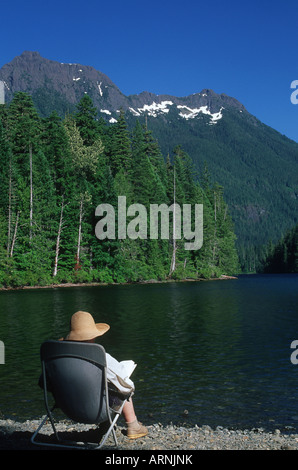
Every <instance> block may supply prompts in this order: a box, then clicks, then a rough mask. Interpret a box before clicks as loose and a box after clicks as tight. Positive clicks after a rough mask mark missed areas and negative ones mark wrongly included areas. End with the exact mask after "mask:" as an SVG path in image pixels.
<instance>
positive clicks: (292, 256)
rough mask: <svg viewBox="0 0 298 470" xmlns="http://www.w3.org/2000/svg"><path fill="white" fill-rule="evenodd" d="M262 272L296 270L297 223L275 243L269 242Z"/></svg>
mask: <svg viewBox="0 0 298 470" xmlns="http://www.w3.org/2000/svg"><path fill="white" fill-rule="evenodd" d="M264 272H265V273H297V272H298V225H296V226H295V227H294V228H293V229H291V230H289V231H288V232H287V233H286V234H285V235H284V236H283V237H282V238H281V239H280V240H279V242H278V243H277V244H276V245H273V244H272V242H271V243H269V245H268V248H267V256H266V258H265V262H264Z"/></svg>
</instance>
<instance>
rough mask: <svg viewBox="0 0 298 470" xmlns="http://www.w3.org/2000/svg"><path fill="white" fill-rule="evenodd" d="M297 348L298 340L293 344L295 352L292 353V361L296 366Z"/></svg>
mask: <svg viewBox="0 0 298 470" xmlns="http://www.w3.org/2000/svg"><path fill="white" fill-rule="evenodd" d="M296 348H298V340H297V339H295V340H294V341H292V342H291V349H295V351H293V352H292V354H291V358H290V359H291V363H292V364H294V365H296V364H298V357H297V356H298V349H296Z"/></svg>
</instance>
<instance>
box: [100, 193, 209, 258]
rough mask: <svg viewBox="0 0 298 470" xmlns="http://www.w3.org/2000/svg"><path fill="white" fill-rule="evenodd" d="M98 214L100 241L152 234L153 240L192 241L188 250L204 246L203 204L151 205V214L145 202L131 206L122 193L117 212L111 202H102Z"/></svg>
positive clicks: (134, 238)
mask: <svg viewBox="0 0 298 470" xmlns="http://www.w3.org/2000/svg"><path fill="white" fill-rule="evenodd" d="M116 214H117V216H116ZM95 215H96V216H97V217H102V218H101V219H100V220H99V221H98V222H97V224H96V226H95V235H96V237H97V238H98V239H99V240H105V239H106V238H108V239H110V240H114V239H116V238H118V239H119V240H123V239H126V238H130V239H131V240H136V239H137V238H141V239H143V240H146V239H147V238H148V236H149V238H150V239H151V240H157V239H158V238H159V236H160V238H161V239H162V240H169V239H170V238H171V237H172V238H173V239H175V240H181V239H182V238H183V239H185V240H188V242H185V243H184V248H185V250H199V249H200V248H202V245H203V204H195V205H194V206H192V205H191V204H183V205H182V209H181V207H180V205H179V204H172V205H171V206H167V205H166V204H150V208H149V214H148V211H147V209H146V207H145V206H144V205H143V204H131V205H130V206H128V207H127V204H126V196H118V207H117V211H115V209H114V207H113V206H112V205H111V204H100V205H98V206H97V207H96V209H95ZM170 215H172V217H170ZM116 219H117V220H116ZM170 219H171V220H172V222H171V223H170ZM148 221H149V224H150V227H148ZM159 222H160V223H159ZM171 226H172V231H171V230H170V228H171ZM182 235H183V236H182Z"/></svg>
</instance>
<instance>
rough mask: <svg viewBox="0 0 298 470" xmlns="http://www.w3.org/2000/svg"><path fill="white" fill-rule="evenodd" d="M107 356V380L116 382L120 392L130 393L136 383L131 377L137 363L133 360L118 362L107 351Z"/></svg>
mask: <svg viewBox="0 0 298 470" xmlns="http://www.w3.org/2000/svg"><path fill="white" fill-rule="evenodd" d="M106 358H107V380H108V381H109V382H111V383H112V384H114V385H115V387H117V389H118V390H119V391H120V392H123V393H130V392H131V391H134V389H135V386H134V383H133V381H132V380H131V379H130V378H129V377H130V376H131V374H132V373H133V371H134V369H135V368H136V366H137V364H135V363H134V362H133V361H121V362H118V361H117V360H116V359H114V358H113V357H112V356H111V355H110V354H108V353H106Z"/></svg>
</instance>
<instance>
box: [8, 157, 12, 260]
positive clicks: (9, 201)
mask: <svg viewBox="0 0 298 470" xmlns="http://www.w3.org/2000/svg"><path fill="white" fill-rule="evenodd" d="M11 165H12V162H11V155H10V156H9V187H8V230H7V256H9V252H10V237H11V193H12V186H11V185H12V178H11V173H12V169H11Z"/></svg>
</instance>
